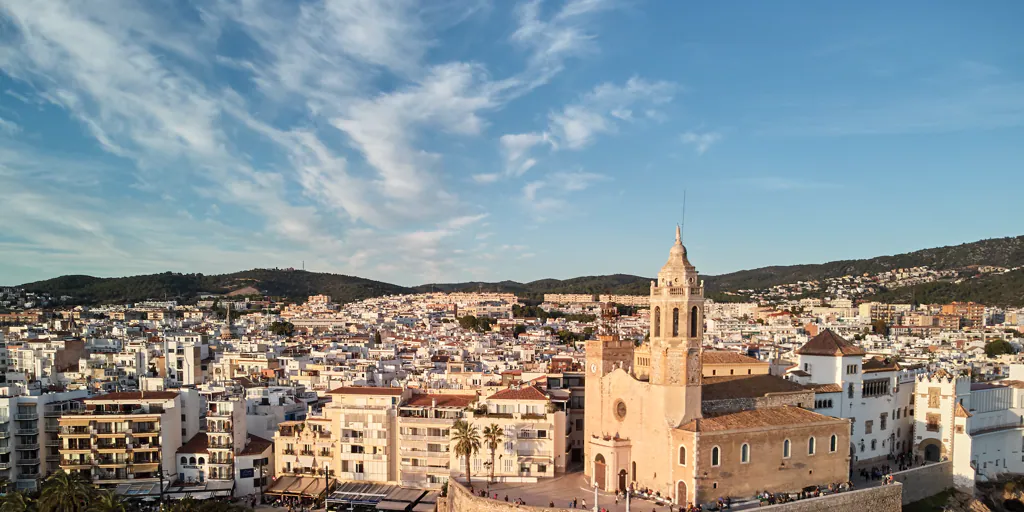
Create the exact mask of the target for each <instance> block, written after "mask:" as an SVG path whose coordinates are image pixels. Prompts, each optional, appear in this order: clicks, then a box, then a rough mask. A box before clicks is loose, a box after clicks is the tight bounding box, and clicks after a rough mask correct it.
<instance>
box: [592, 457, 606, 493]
mask: <svg viewBox="0 0 1024 512" xmlns="http://www.w3.org/2000/svg"><path fill="white" fill-rule="evenodd" d="M605 473H607V470H606V466H605V463H604V455H601V454H600V453H599V454H597V457H595V458H594V483H595V484H596V485H597V487H598V488H600V489H604V484H605V479H604V478H605Z"/></svg>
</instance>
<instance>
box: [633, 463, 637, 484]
mask: <svg viewBox="0 0 1024 512" xmlns="http://www.w3.org/2000/svg"><path fill="white" fill-rule="evenodd" d="M633 481H634V482H636V461H635V460H634V461H633Z"/></svg>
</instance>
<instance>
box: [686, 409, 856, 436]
mask: <svg viewBox="0 0 1024 512" xmlns="http://www.w3.org/2000/svg"><path fill="white" fill-rule="evenodd" d="M822 423H836V424H841V423H847V424H848V423H849V420H846V419H840V418H833V417H831V416H825V415H823V414H818V413H816V412H813V411H808V410H807V409H801V408H799V407H792V406H788V405H787V406H783V407H771V408H768V409H754V410H750V411H741V412H735V413H730V414H723V415H720V416H711V417H708V418H701V419H697V420H693V421H691V422H689V423H687V424H686V425H683V426H682V427H681V428H682V429H683V430H689V431H694V432H723V431H729V430H744V429H752V428H773V427H791V426H799V425H807V424H822Z"/></svg>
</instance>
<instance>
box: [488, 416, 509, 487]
mask: <svg viewBox="0 0 1024 512" xmlns="http://www.w3.org/2000/svg"><path fill="white" fill-rule="evenodd" d="M504 438H505V431H504V429H502V428H501V427H500V426H498V424H497V423H491V424H490V425H489V426H486V427H484V446H486V447H487V449H488V450H490V451H491V481H492V482H493V481H494V452H495V451H497V450H498V445H500V444H501V441H502V440H503V439H504Z"/></svg>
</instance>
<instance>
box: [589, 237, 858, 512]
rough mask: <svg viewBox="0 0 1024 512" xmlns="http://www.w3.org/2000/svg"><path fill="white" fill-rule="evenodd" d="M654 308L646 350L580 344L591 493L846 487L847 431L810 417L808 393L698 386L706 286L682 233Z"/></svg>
mask: <svg viewBox="0 0 1024 512" xmlns="http://www.w3.org/2000/svg"><path fill="white" fill-rule="evenodd" d="M650 304H651V313H650V315H651V319H650V340H649V341H648V342H646V343H644V344H643V345H641V346H639V347H635V346H634V343H633V342H632V341H630V340H621V339H619V338H618V336H616V335H613V334H605V335H600V336H598V339H596V340H590V341H588V342H587V375H586V395H585V396H586V408H585V411H586V413H585V414H586V419H585V423H584V424H585V437H586V442H585V450H584V451H585V453H584V455H585V458H586V464H585V473H586V475H587V477H588V478H589V479H590V481H591V483H592V484H594V485H597V486H598V487H600V488H601V489H603V490H605V491H608V492H614V491H616V490H622V489H625V488H628V487H629V486H634V487H647V488H650V489H652V490H654V491H657V492H660V493H661V495H662V496H667V497H670V498H671V499H673V500H674V501H675V503H677V504H685V503H693V502H700V503H703V502H707V501H710V500H713V499H715V498H717V497H718V496H734V497H740V496H743V497H747V496H750V495H753V494H754V493H755V492H757V491H758V490H762V489H772V490H780V491H781V490H798V489H800V488H801V487H803V486H806V485H811V484H827V483H831V482H838V481H845V480H846V479H847V476H848V471H849V450H848V447H849V438H850V423H849V421H848V420H845V419H837V418H831V417H828V416H823V415H821V414H817V413H815V412H813V411H811V410H809V408H811V407H813V405H814V404H813V393H812V392H809V391H808V390H806V389H804V388H803V386H800V385H797V384H793V383H789V382H788V381H784V380H782V379H779V378H777V377H771V376H768V375H752V376H730V377H714V378H707V377H702V368H701V353H702V347H701V343H702V340H703V337H704V319H703V305H704V285H703V282H702V281H701V280H700V279H699V276H698V273H697V270H696V268H695V267H694V266H693V265H692V264H691V263H690V261H689V259H688V257H687V252H686V248H685V247H684V246H683V244H682V241H681V239H680V233H679V229H678V228H677V229H676V240H675V243H674V244H673V246H672V248H671V250H670V251H669V259H668V262H666V263H665V265H664V266H663V267H662V269H661V271H660V272H659V273H658V280H657V281H654V282H652V283H651V294H650ZM747 377H749V378H747ZM726 380H727V381H728V382H726ZM719 381H721V382H719ZM705 388H706V390H705ZM705 391H706V392H705ZM705 411H709V412H708V413H707V414H705ZM711 411H713V413H712V412H711Z"/></svg>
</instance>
